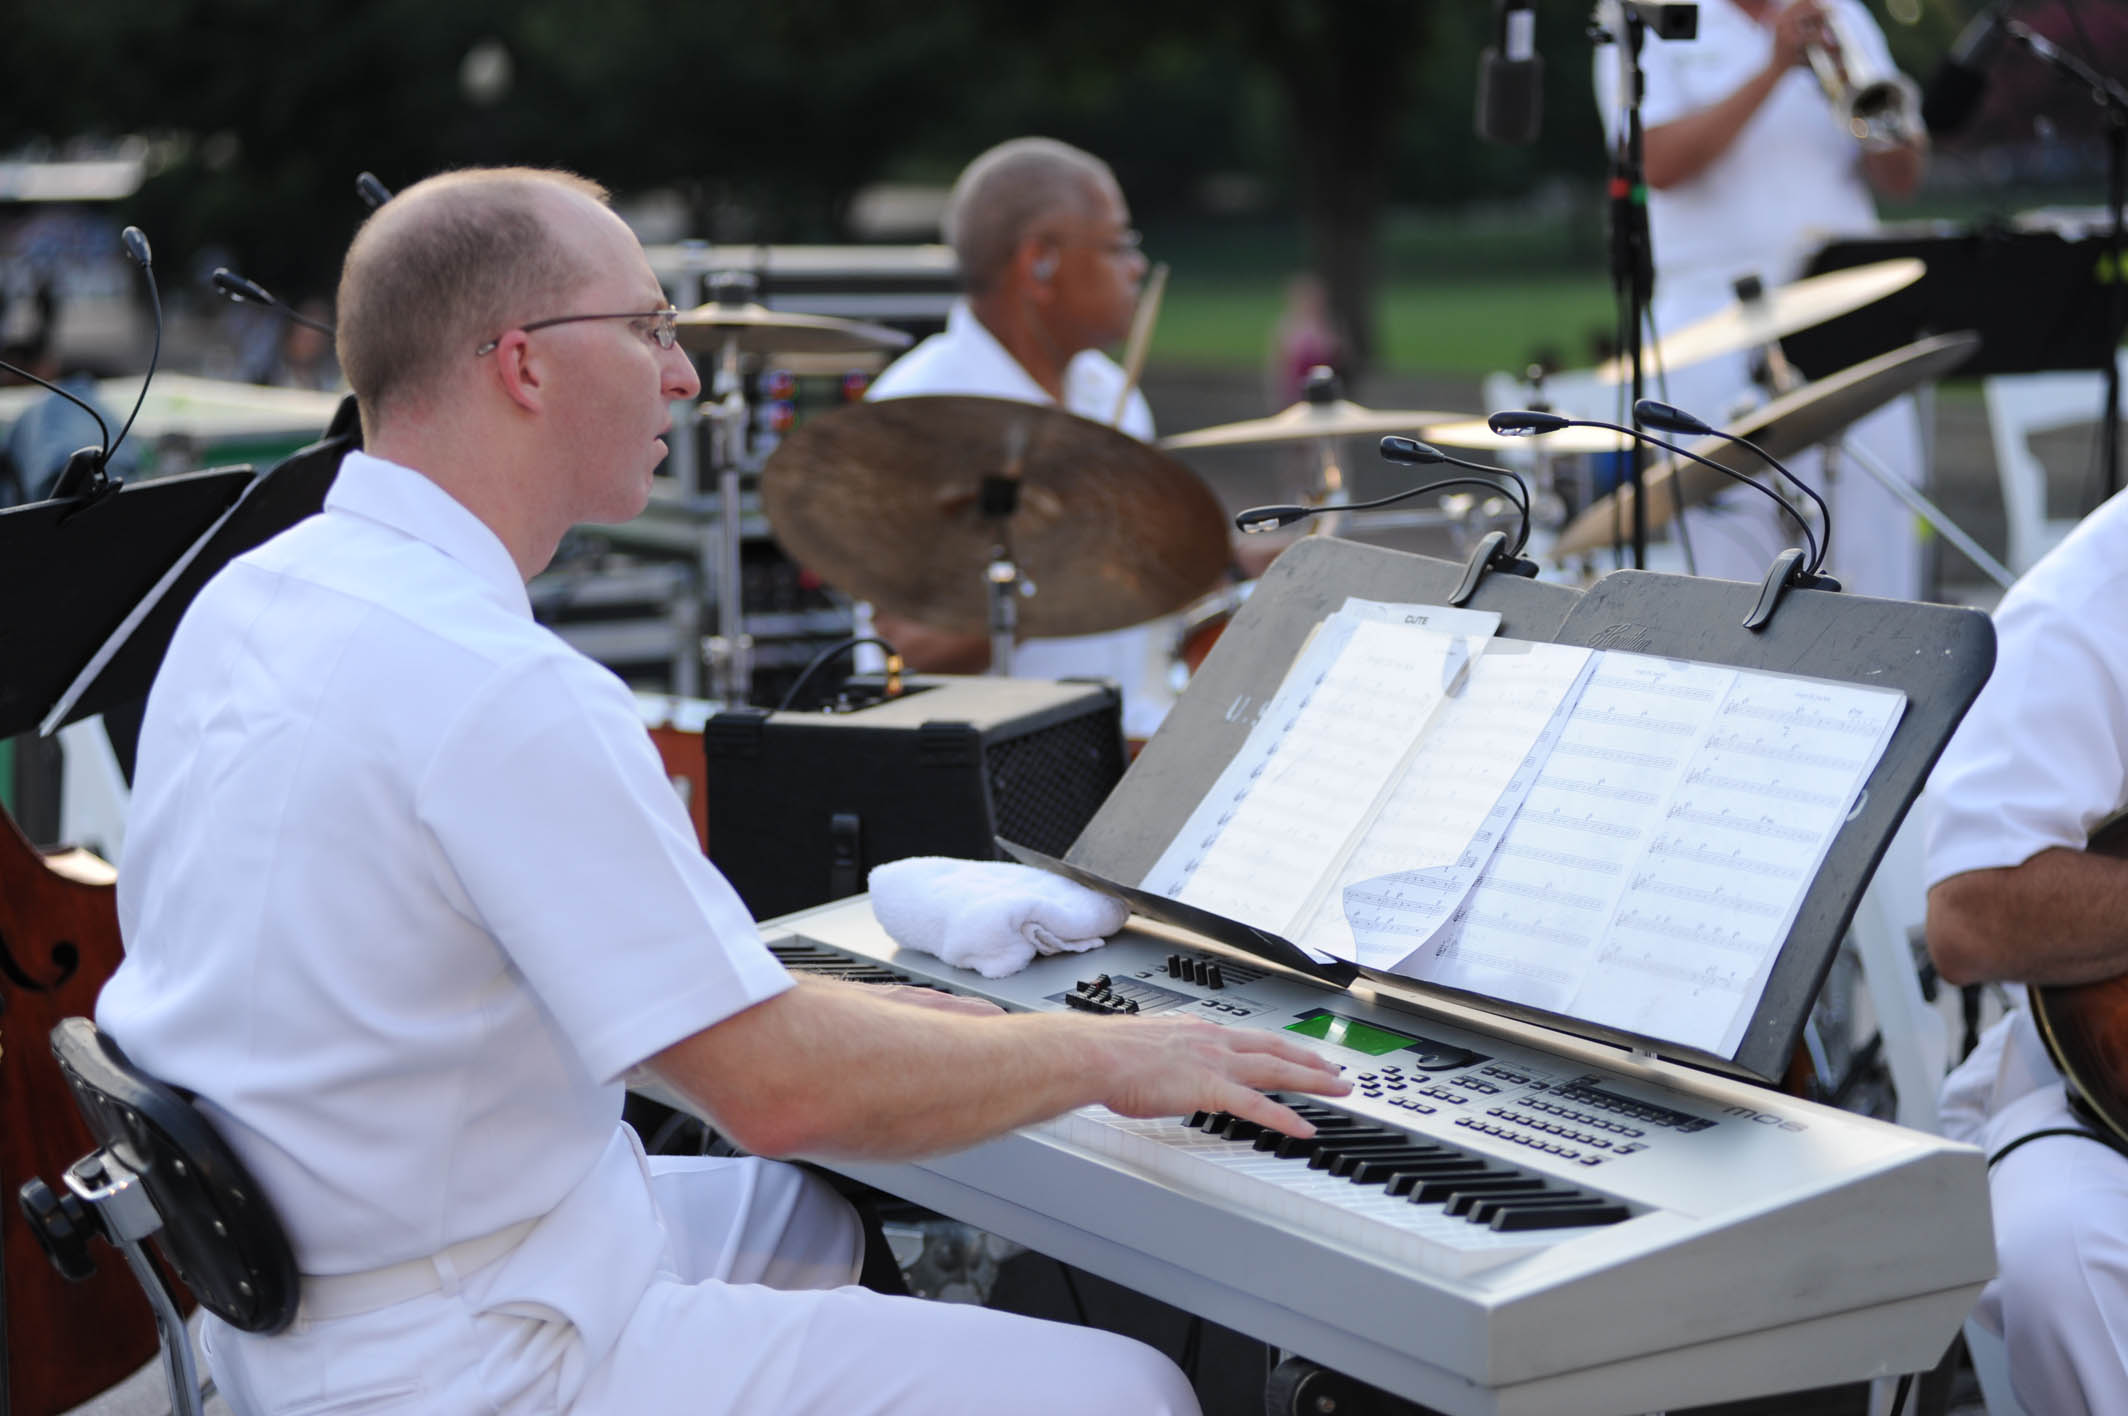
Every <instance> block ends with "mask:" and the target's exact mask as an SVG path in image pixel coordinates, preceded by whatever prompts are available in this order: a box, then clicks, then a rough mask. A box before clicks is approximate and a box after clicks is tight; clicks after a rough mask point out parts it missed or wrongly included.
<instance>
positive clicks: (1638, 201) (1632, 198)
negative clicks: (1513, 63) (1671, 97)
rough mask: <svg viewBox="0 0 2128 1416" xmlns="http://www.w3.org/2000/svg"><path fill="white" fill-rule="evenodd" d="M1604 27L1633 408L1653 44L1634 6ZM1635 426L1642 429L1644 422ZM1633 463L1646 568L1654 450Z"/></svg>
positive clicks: (1614, 14)
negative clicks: (1611, 51) (1647, 63)
mask: <svg viewBox="0 0 2128 1416" xmlns="http://www.w3.org/2000/svg"><path fill="white" fill-rule="evenodd" d="M1598 21H1599V27H1600V28H1602V29H1604V30H1605V31H1606V32H1607V34H1608V37H1609V39H1610V40H1611V42H1612V44H1613V45H1614V46H1615V47H1616V48H1617V50H1618V62H1619V75H1620V84H1619V92H1620V94H1621V96H1622V98H1623V102H1624V108H1625V121H1624V122H1623V123H1622V124H1621V125H1620V128H1619V140H1618V142H1617V144H1616V145H1615V146H1614V147H1613V148H1612V151H1611V176H1610V193H1609V204H1608V210H1609V213H1610V228H1611V284H1612V287H1613V288H1614V289H1615V290H1616V291H1617V296H1618V351H1619V355H1620V357H1621V358H1623V359H1625V360H1626V361H1627V363H1628V365H1629V366H1630V367H1631V369H1632V371H1633V403H1634V404H1635V405H1636V406H1637V405H1638V404H1639V403H1640V400H1641V399H1642V397H1644V396H1645V393H1646V384H1645V380H1646V373H1645V371H1644V369H1643V366H1642V351H1641V328H1642V321H1643V319H1644V318H1645V316H1646V314H1647V310H1648V305H1649V303H1650V302H1651V301H1652V300H1653V298H1654V292H1655V254H1654V246H1653V238H1652V237H1651V236H1650V234H1649V231H1648V185H1647V180H1648V179H1647V166H1646V159H1645V158H1644V156H1643V146H1644V144H1643V132H1644V130H1643V128H1642V126H1641V119H1640V104H1641V97H1642V89H1643V87H1644V84H1645V80H1644V78H1643V76H1642V72H1641V67H1640V52H1641V48H1642V46H1643V45H1644V44H1645V43H1646V41H1647V34H1648V26H1647V22H1646V20H1645V19H1644V18H1643V17H1642V15H1641V13H1640V10H1639V9H1638V8H1637V7H1636V6H1633V5H1629V4H1627V5H1618V6H1616V7H1615V8H1613V7H1611V6H1604V7H1600V8H1599V10H1598ZM1635 426H1636V427H1637V426H1639V425H1638V423H1637V422H1636V423H1635ZM1631 458H1632V460H1631V461H1630V462H1629V463H1627V483H1628V485H1630V486H1631V487H1632V488H1633V517H1632V528H1631V545H1632V548H1633V565H1634V566H1635V567H1636V568H1641V569H1645V568H1646V566H1647V564H1648V503H1647V497H1646V496H1645V494H1644V487H1643V480H1644V478H1645V474H1646V468H1647V461H1648V449H1647V446H1646V445H1645V444H1643V443H1640V442H1638V441H1636V442H1635V443H1634V444H1633V449H1632V454H1631Z"/></svg>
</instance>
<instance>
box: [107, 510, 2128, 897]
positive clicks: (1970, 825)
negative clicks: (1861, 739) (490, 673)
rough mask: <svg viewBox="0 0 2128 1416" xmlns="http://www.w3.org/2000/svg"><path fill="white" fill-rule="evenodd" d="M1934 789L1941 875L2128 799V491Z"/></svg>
mask: <svg viewBox="0 0 2128 1416" xmlns="http://www.w3.org/2000/svg"><path fill="white" fill-rule="evenodd" d="M1928 795H1929V805H1930V808H1931V813H1932V814H1931V819H1930V829H1929V837H1928V883H1929V884H1931V885H1934V884H1935V883H1936V882H1937V881H1939V880H1944V879H1948V878H1949V877H1951V876H1953V875H1959V874H1963V873H1964V872H1966V871H1969V870H1992V869H1996V868H1999V867H2006V866H2014V865H2021V864H2023V863H2024V862H2025V861H2027V860H2029V859H2030V858H2031V857H2033V856H2035V855H2037V854H2038V853H2039V852H2041V851H2043V850H2046V849H2048V848H2049V847H2052V846H2067V847H2072V848H2075V849H2081V848H2082V847H2083V845H2084V843H2085V841H2086V839H2087V838H2088V837H2089V836H2090V833H2091V830H2092V828H2093V827H2095V826H2097V825H2098V824H2099V823H2100V822H2101V821H2103V820H2104V819H2105V818H2106V817H2107V816H2109V815H2111V814H2112V813H2113V812H2115V811H2118V810H2120V808H2121V807H2122V806H2123V805H2124V804H2128V492H2124V493H2117V494H2116V495H2114V496H2113V497H2111V498H2110V499H2108V500H2107V502H2106V503H2105V505H2103V506H2101V507H2100V508H2099V509H2098V510H2096V511H2094V512H2092V513H2091V514H2090V515H2089V516H2087V517H2085V518H2084V520H2083V522H2082V523H2081V524H2080V525H2078V526H2077V528H2076V529H2075V530H2074V531H2072V532H2071V533H2070V534H2069V536H2068V537H2067V538H2066V539H2065V540H2063V541H2062V543H2061V544H2060V545H2059V546H2056V547H2055V548H2054V550H2053V551H2051V552H2049V553H2048V554H2047V556H2045V557H2044V558H2043V559H2042V560H2041V561H2040V562H2039V564H2037V565H2035V566H2033V567H2032V569H2031V570H2030V571H2028V572H2027V573H2026V574H2025V575H2024V577H2023V578H2022V579H2020V580H2019V581H2018V582H2017V584H2016V585H2015V586H2013V587H2011V590H2010V593H2009V594H2007V595H2005V596H2004V597H2003V600H2002V604H2001V605H2000V606H1999V607H1998V608H1997V609H1996V611H1995V671H1994V673H1993V674H1992V675H1991V676H1990V677H1989V679H1988V682H1987V685H1986V686H1985V687H1984V688H1982V689H1981V690H1980V696H1979V697H1978V698H1976V699H1975V700H1974V701H1973V706H1972V708H1971V709H1970V710H1969V711H1968V712H1967V713H1966V715H1965V720H1964V721H1963V722H1961V723H1960V724H1959V725H1958V731H1957V732H1956V733H1955V734H1953V735H1952V737H1951V741H1950V743H1949V745H1948V746H1946V747H1945V748H1944V751H1943V756H1942V758H1940V759H1939V760H1938V761H1937V763H1936V767H1935V770H1934V771H1933V772H1932V773H1930V775H1929V783H1928ZM129 849H130V847H129Z"/></svg>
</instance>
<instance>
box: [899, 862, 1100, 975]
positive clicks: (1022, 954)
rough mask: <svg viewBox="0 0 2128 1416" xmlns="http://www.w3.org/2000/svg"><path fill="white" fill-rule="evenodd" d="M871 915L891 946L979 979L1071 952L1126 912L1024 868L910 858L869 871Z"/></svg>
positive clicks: (1095, 894)
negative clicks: (935, 959) (920, 952)
mask: <svg viewBox="0 0 2128 1416" xmlns="http://www.w3.org/2000/svg"><path fill="white" fill-rule="evenodd" d="M868 883H869V885H870V887H871V891H872V914H873V916H874V918H876V919H878V921H879V923H880V926H881V927H882V928H884V929H885V930H886V931H887V933H888V935H889V936H891V937H892V938H893V940H894V942H895V943H897V944H900V945H902V946H904V947H906V948H910V949H921V950H923V951H924V952H925V953H927V954H936V955H937V956H938V957H939V958H941V959H943V960H945V961H946V962H947V963H949V964H952V965H954V966H956V967H958V968H964V969H974V970H975V971H976V972H977V973H980V974H981V975H982V976H983V977H985V978H1003V977H1004V976H1005V975H1006V974H1009V973H1018V972H1019V971H1020V970H1021V969H1024V968H1026V967H1027V965H1028V964H1029V963H1030V962H1032V961H1033V959H1034V956H1035V955H1037V954H1063V953H1071V954H1076V953H1079V952H1081V951H1083V950H1086V949H1091V948H1093V947H1094V946H1095V945H1096V944H1099V943H1101V942H1102V941H1103V940H1105V939H1106V938H1107V937H1108V936H1109V935H1111V934H1114V933H1115V932H1116V931H1117V930H1119V929H1121V928H1122V927H1123V922H1124V920H1126V919H1128V918H1130V906H1128V905H1126V904H1124V903H1123V901H1121V900H1119V899H1117V898H1116V897H1115V896H1113V895H1104V894H1102V893H1101V892H1100V891H1098V890H1089V889H1087V888H1086V887H1085V886H1084V885H1081V884H1079V883H1078V882H1077V881H1074V880H1066V879H1065V878H1064V877H1063V876H1061V875H1051V874H1050V873H1049V872H1048V871H1046V870H1037V869H1035V868H1034V867H1033V866H1031V865H1014V864H1012V863H1011V862H1009V861H1001V860H955V859H953V858H951V857H950V856H911V857H910V858H909V859H907V860H895V861H889V862H887V863H886V864H885V865H882V866H877V867H875V868H874V869H873V871H872V874H871V878H870V880H869V882H868Z"/></svg>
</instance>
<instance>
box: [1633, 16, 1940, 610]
mask: <svg viewBox="0 0 2128 1416" xmlns="http://www.w3.org/2000/svg"><path fill="white" fill-rule="evenodd" d="M1834 12H1838V22H1839V28H1840V32H1841V33H1844V34H1845V35H1847V36H1849V37H1850V38H1851V39H1852V40H1853V41H1854V42H1855V43H1856V44H1857V46H1858V47H1860V48H1862V49H1865V50H1866V51H1867V52H1866V53H1863V54H1857V55H1854V56H1848V58H1847V61H1846V62H1848V63H1849V66H1850V72H1885V73H1889V72H1891V71H1892V62H1891V54H1890V51H1889V50H1888V49H1887V48H1886V46H1885V43H1884V36H1883V33H1882V32H1881V31H1880V30H1878V28H1877V25H1876V22H1875V21H1874V20H1872V19H1871V18H1870V15H1869V11H1868V9H1867V8H1866V7H1865V6H1864V5H1863V4H1862V3H1860V0H1702V3H1701V4H1700V7H1699V35H1698V37H1697V38H1696V39H1692V40H1664V41H1660V42H1656V41H1651V42H1649V43H1648V44H1647V45H1645V46H1644V47H1643V49H1642V52H1641V66H1642V69H1643V71H1644V73H1645V75H1646V88H1645V98H1644V101H1643V103H1642V106H1641V121H1642V124H1643V126H1644V130H1645V146H1644V156H1645V160H1646V173H1647V182H1648V188H1649V191H1648V225H1649V230H1650V235H1651V238H1652V240H1653V243H1654V252H1655V299H1654V308H1653V311H1652V314H1653V319H1654V326H1655V334H1656V335H1657V336H1658V337H1660V336H1663V335H1669V334H1674V333H1676V332H1677V331H1679V330H1681V329H1684V328H1685V327H1686V326H1688V325H1690V324H1692V323H1694V322H1695V321H1697V320H1699V319H1702V318H1704V317H1705V316H1707V315H1710V314H1713V313H1714V312H1716V311H1717V310H1720V309H1722V308H1723V307H1724V306H1727V305H1729V304H1731V303H1732V302H1734V301H1735V300H1736V298H1737V295H1736V290H1735V282H1736V281H1737V280H1738V279H1740V278H1742V277H1745V276H1756V277H1758V278H1759V279H1760V280H1761V281H1762V282H1763V284H1764V286H1765V288H1766V289H1767V290H1768V291H1771V290H1773V289H1774V288H1775V287H1777V286H1780V285H1784V284H1786V283H1788V282H1790V281H1793V280H1795V279H1796V278H1797V277H1799V276H1800V275H1801V274H1802V272H1803V266H1804V263H1805V261H1806V260H1807V259H1808V258H1809V256H1810V255H1811V253H1812V252H1813V251H1815V250H1816V249H1818V247H1819V246H1821V245H1822V244H1823V243H1824V241H1825V240H1826V239H1827V238H1828V237H1831V236H1835V235H1840V236H1846V235H1855V234H1858V233H1866V232H1869V231H1872V230H1875V229H1876V226H1877V213H1876V203H1875V200H1874V199H1875V197H1878V196H1882V197H1887V198H1891V199H1894V200H1904V199H1905V198H1907V197H1910V196H1912V195H1913V193H1914V191H1915V190H1916V189H1917V188H1918V187H1919V186H1920V183H1921V177H1922V173H1923V171H1924V169H1925V167H1926V165H1927V158H1928V140H1927V137H1926V136H1925V134H1924V133H1923V132H1922V130H1921V128H1920V125H1919V123H1918V121H1917V122H1916V123H1915V124H1914V126H1913V130H1912V133H1911V134H1910V135H1908V136H1906V137H1904V139H1903V140H1901V141H1898V142H1894V143H1890V144H1888V145H1884V146H1881V147H1880V146H1875V145H1872V146H1868V147H1865V145H1864V144H1862V143H1859V142H1857V141H1856V139H1855V138H1854V137H1853V136H1852V135H1851V134H1850V133H1849V132H1848V131H1847V130H1846V129H1845V128H1843V127H1842V126H1841V124H1840V123H1839V121H1838V120H1837V119H1836V118H1835V116H1834V111H1833V104H1832V101H1831V100H1830V99H1829V98H1828V97H1827V95H1826V93H1825V90H1824V87H1823V85H1821V84H1820V82H1819V80H1818V78H1817V76H1816V74H1815V73H1814V72H1813V71H1812V70H1811V67H1810V62H1809V50H1810V49H1811V48H1812V47H1813V46H1826V47H1836V45H1837V41H1836V36H1835V33H1834V29H1833V25H1832V21H1831V18H1830V17H1831V16H1832V15H1833V13H1834ZM1619 67H1620V65H1619V53H1618V48H1617V46H1616V45H1599V46H1598V47H1597V50H1596V91H1597V102H1598V104H1599V105H1600V107H1601V109H1602V112H1603V116H1604V122H1605V125H1606V131H1607V136H1608V139H1609V141H1610V142H1611V143H1612V144H1613V145H1614V146H1615V145H1616V144H1617V142H1618V135H1619V131H1620V124H1621V122H1622V119H1623V114H1622V112H1621V110H1620V104H1621V101H1622V100H1621V83H1620V74H1619ZM1647 389H1648V392H1649V394H1650V395H1651V396H1654V397H1657V398H1661V399H1663V400H1664V401H1665V402H1668V403H1672V404H1675V405H1676V406H1678V407H1680V408H1683V409H1685V410H1686V411H1688V412H1691V413H1693V414H1695V415H1697V416H1698V417H1701V418H1704V419H1706V420H1707V421H1708V422H1710V423H1714V424H1716V425H1717V426H1719V425H1721V424H1722V423H1724V422H1727V421H1729V420H1730V419H1731V418H1732V417H1733V416H1734V415H1735V413H1736V412H1737V411H1738V410H1739V407H1740V405H1744V404H1748V403H1754V402H1758V401H1761V400H1760V399H1759V398H1757V397H1755V396H1753V387H1752V379H1751V371H1750V358H1749V356H1747V355H1743V354H1735V355H1727V356H1723V357H1718V358H1713V359H1707V360H1703V361H1701V362H1699V363H1697V364H1694V365H1691V366H1690V367H1688V368H1681V369H1659V368H1658V367H1657V365H1656V363H1655V361H1654V359H1653V357H1652V351H1651V357H1650V359H1649V361H1648V365H1647ZM1847 438H1848V441H1849V442H1850V443H1851V444H1853V445H1856V446H1859V447H1860V448H1862V449H1863V450H1865V451H1866V452H1868V453H1870V454H1873V455H1874V456H1875V457H1876V459H1877V460H1878V461H1879V462H1881V463H1883V464H1884V465H1885V467H1886V468H1887V469H1888V470H1889V471H1890V472H1892V473H1893V474H1894V475H1896V476H1899V477H1902V478H1904V479H1905V480H1907V481H1908V482H1918V481H1919V480H1920V479H1921V475H1922V470H1923V469H1922V466H1921V436H1920V424H1919V420H1918V418H1917V417H1916V414H1915V411H1914V403H1913V400H1912V399H1911V398H1901V399H1898V400H1896V401H1894V402H1893V403H1891V404H1889V405H1888V406H1886V407H1884V408H1882V409H1879V410H1878V411H1877V412H1876V413H1874V414H1872V415H1871V416H1869V417H1867V418H1865V419H1863V420H1861V421H1860V422H1858V423H1856V424H1855V425H1854V426H1853V428H1852V429H1850V430H1849V432H1848V434H1847ZM1789 462H1790V466H1791V467H1793V468H1794V469H1795V471H1796V472H1797V474H1798V475H1800V476H1801V477H1803V478H1804V479H1805V480H1806V481H1808V482H1810V483H1811V484H1812V485H1813V486H1815V487H1817V488H1818V490H1819V491H1820V492H1821V493H1824V494H1825V495H1826V499H1827V501H1829V502H1830V503H1831V504H1832V508H1833V517H1832V520H1833V526H1832V539H1831V546H1830V550H1829V553H1828V554H1827V556H1826V569H1827V571H1828V572H1830V573H1831V574H1832V575H1834V576H1836V577H1838V579H1839V580H1840V582H1841V583H1842V584H1843V585H1844V586H1845V587H1846V588H1847V589H1848V590H1850V591H1853V592H1855V593H1858V594H1863V595H1877V596H1884V597H1889V598H1894V599H1912V598H1914V597H1916V596H1918V595H1919V594H1920V593H1921V549H1920V543H1919V541H1918V540H1917V539H1916V537H1915V535H1914V529H1913V516H1912V514H1911V513H1910V512H1908V511H1907V509H1906V507H1905V506H1904V505H1903V504H1902V503H1901V502H1900V501H1899V500H1898V499H1897V498H1896V497H1895V496H1893V495H1892V493H1891V492H1889V491H1887V490H1885V488H1884V487H1883V486H1882V485H1881V484H1880V483H1879V482H1878V481H1877V479H1876V478H1874V477H1873V476H1871V475H1870V474H1869V473H1868V472H1866V471H1864V470H1863V469H1862V468H1860V467H1858V466H1856V465H1855V462H1854V459H1853V458H1849V457H1839V456H1837V455H1835V456H1834V457H1831V458H1826V457H1823V456H1821V455H1820V454H1817V453H1810V454H1806V455H1804V456H1802V457H1798V458H1791V459H1790V460H1789ZM1784 523H1785V524H1784ZM1685 532H1686V535H1687V537H1688V538H1689V541H1690V544H1691V547H1692V551H1693V556H1694V560H1695V562H1696V566H1697V569H1698V570H1699V572H1700V573H1701V574H1702V575H1712V576H1719V577H1722V578H1725V579H1732V580H1757V579H1759V578H1761V577H1762V576H1764V575H1765V573H1766V570H1767V568H1768V567H1769V566H1770V565H1772V563H1773V558H1774V556H1775V555H1777V554H1779V552H1780V551H1781V549H1782V548H1783V547H1785V546H1787V545H1789V544H1790V543H1791V541H1792V540H1793V539H1794V535H1795V531H1794V527H1793V524H1792V523H1786V521H1785V518H1784V517H1783V516H1782V515H1781V513H1780V512H1779V510H1778V509H1777V508H1775V507H1774V506H1773V505H1772V504H1771V503H1770V502H1768V501H1767V500H1766V498H1764V497H1762V496H1758V495H1756V494H1755V493H1752V492H1750V491H1748V490H1746V489H1744V488H1741V487H1736V488H1731V489H1730V490H1729V491H1727V492H1724V493H1723V494H1722V495H1721V496H1719V497H1717V498H1716V499H1715V500H1714V501H1713V502H1712V503H1711V504H1710V505H1708V506H1707V507H1705V508H1698V509H1694V510H1693V511H1690V512H1688V513H1686V516H1685Z"/></svg>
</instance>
